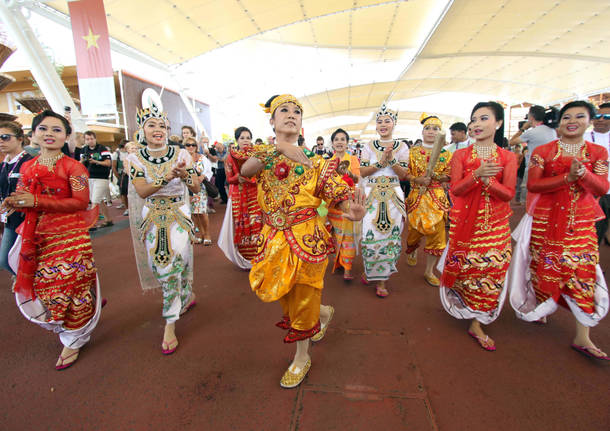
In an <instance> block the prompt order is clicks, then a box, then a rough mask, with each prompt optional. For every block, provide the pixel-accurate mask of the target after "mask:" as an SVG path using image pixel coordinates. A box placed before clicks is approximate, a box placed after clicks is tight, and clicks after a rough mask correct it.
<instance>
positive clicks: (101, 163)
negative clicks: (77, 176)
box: [80, 130, 114, 227]
mask: <svg viewBox="0 0 610 431" xmlns="http://www.w3.org/2000/svg"><path fill="white" fill-rule="evenodd" d="M111 159H112V155H111V154H110V150H108V148H107V147H104V146H103V145H100V144H98V143H97V137H96V135H95V132H92V131H91V130H87V131H86V132H85V146H84V147H83V149H82V151H81V155H80V161H81V162H82V163H83V165H85V167H86V168H87V170H88V171H89V200H90V201H91V203H92V204H93V205H98V206H99V208H100V212H101V213H102V215H103V216H104V223H102V224H101V225H99V226H98V227H108V226H112V225H113V224H114V223H113V222H112V218H110V211H109V210H108V206H107V205H106V202H110V180H109V179H108V177H109V176H110V169H111V165H112V161H111Z"/></svg>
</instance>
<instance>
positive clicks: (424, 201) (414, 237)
mask: <svg viewBox="0 0 610 431" xmlns="http://www.w3.org/2000/svg"><path fill="white" fill-rule="evenodd" d="M420 122H421V124H422V125H423V131H422V137H423V142H422V145H421V147H417V148H415V149H413V150H412V151H411V154H410V156H409V170H408V179H409V181H411V192H410V193H409V196H408V198H407V214H408V215H407V220H408V222H409V233H408V235H407V255H408V256H407V264H408V265H409V266H415V265H416V264H417V248H418V247H419V243H420V241H421V239H422V238H423V237H425V238H426V246H425V247H424V253H426V254H427V255H428V256H427V258H426V270H425V272H424V278H425V280H426V282H427V283H428V284H430V285H431V286H435V287H436V286H439V285H440V280H439V279H438V278H437V277H436V275H434V266H435V264H436V262H437V261H438V258H439V257H440V255H441V254H443V250H444V249H445V247H446V246H447V239H446V234H445V222H446V220H447V212H448V211H449V201H448V200H447V196H446V194H445V189H444V188H443V186H442V184H443V183H447V182H449V181H450V179H451V178H450V177H449V172H450V171H449V163H450V162H451V153H450V152H449V151H447V150H444V149H443V150H442V152H441V154H440V156H439V158H438V161H437V162H436V164H435V165H434V168H433V170H432V172H433V174H432V176H428V175H427V170H428V164H429V162H430V156H431V154H432V148H433V147H434V142H435V140H436V136H437V135H438V134H439V133H440V131H441V127H442V126H443V123H442V122H441V120H440V119H439V118H438V117H437V116H435V115H428V114H426V113H424V114H422V115H421V119H420Z"/></svg>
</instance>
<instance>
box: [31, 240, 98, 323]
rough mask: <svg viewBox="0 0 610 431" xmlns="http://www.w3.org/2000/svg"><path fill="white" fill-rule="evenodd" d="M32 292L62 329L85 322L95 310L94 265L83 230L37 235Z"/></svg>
mask: <svg viewBox="0 0 610 431" xmlns="http://www.w3.org/2000/svg"><path fill="white" fill-rule="evenodd" d="M35 242H36V245H37V247H36V248H37V256H36V260H37V263H38V264H37V267H36V273H35V275H34V292H35V294H36V297H38V298H39V299H40V300H41V301H42V302H43V303H44V305H45V306H46V307H47V309H48V310H49V312H50V313H51V319H52V320H54V321H60V320H63V321H64V324H63V327H64V328H66V329H77V328H80V327H82V326H83V325H85V324H86V323H87V322H88V321H89V320H90V319H91V318H92V317H93V315H94V313H95V298H94V297H93V295H92V292H91V289H94V288H95V283H96V268H95V264H94V261H93V250H92V248H91V237H90V236H89V232H88V231H87V230H86V229H74V230H70V231H68V232H65V233H58V234H37V235H36V237H35Z"/></svg>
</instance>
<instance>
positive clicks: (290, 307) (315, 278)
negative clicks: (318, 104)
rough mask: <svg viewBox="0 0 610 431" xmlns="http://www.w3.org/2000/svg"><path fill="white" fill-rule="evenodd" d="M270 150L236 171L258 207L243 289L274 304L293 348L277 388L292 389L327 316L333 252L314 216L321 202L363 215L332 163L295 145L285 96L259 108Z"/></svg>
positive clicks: (296, 123)
mask: <svg viewBox="0 0 610 431" xmlns="http://www.w3.org/2000/svg"><path fill="white" fill-rule="evenodd" d="M265 110H266V111H267V112H268V113H270V114H271V119H270V120H269V122H270V124H271V125H272V126H273V128H274V131H275V135H276V140H275V142H276V145H275V146H273V145H258V146H255V147H253V148H252V149H251V157H250V158H249V159H248V160H247V161H246V162H245V163H244V165H243V166H242V168H241V174H242V175H244V176H246V177H252V176H254V175H257V179H256V181H257V184H258V202H259V205H260V207H261V209H262V211H263V221H264V226H263V229H262V231H261V236H260V238H259V241H258V248H257V253H256V256H255V257H254V259H253V260H252V269H251V271H250V284H251V286H252V290H253V291H254V292H255V293H256V294H257V295H258V297H259V298H260V299H261V300H263V301H264V302H271V301H280V304H281V306H282V310H283V314H284V315H283V319H282V321H280V322H279V323H278V324H277V326H279V327H280V328H283V329H287V330H288V334H287V335H286V337H285V338H284V342H286V343H292V342H296V345H297V349H296V355H295V357H294V360H293V362H292V364H291V365H290V367H289V368H288V370H286V372H285V373H284V375H283V377H282V379H281V381H280V385H281V386H282V387H284V388H293V387H296V386H298V385H299V384H300V383H301V382H302V381H303V379H304V378H305V375H306V374H307V372H308V371H309V368H310V367H311V358H310V357H309V352H308V351H309V339H310V338H312V341H319V340H321V339H322V338H323V337H324V334H325V333H326V329H327V328H328V324H329V323H330V320H331V319H332V316H333V313H334V309H333V308H332V307H331V306H327V305H321V299H322V288H323V286H324V273H325V270H326V265H327V264H328V259H327V256H328V254H329V253H332V251H333V245H332V241H331V237H330V234H329V233H328V231H327V230H326V229H325V226H324V221H323V219H322V218H321V217H320V216H319V215H318V212H317V211H316V209H317V208H318V207H319V206H320V203H321V202H322V201H323V200H324V201H325V202H326V203H327V205H328V206H329V207H330V208H332V207H333V206H336V207H337V208H339V209H340V210H341V211H343V212H344V213H345V216H346V217H347V218H349V219H350V220H361V219H362V217H363V216H364V211H365V210H364V196H363V195H362V193H360V192H359V191H355V190H353V189H352V188H351V187H350V186H349V185H348V184H347V183H346V182H345V181H344V180H343V179H342V177H341V175H339V174H338V173H337V172H336V168H337V166H338V164H339V161H338V160H336V159H335V160H324V159H322V158H321V157H319V156H315V155H314V154H313V152H311V151H309V150H303V149H302V148H300V147H298V146H297V145H296V143H297V139H298V137H299V131H300V130H301V122H302V112H303V107H302V105H301V103H300V102H299V101H298V100H297V99H296V98H295V97H294V96H291V95H288V94H284V95H281V96H274V97H272V98H271V99H269V101H267V103H266V104H265Z"/></svg>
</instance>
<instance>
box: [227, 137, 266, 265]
mask: <svg viewBox="0 0 610 431" xmlns="http://www.w3.org/2000/svg"><path fill="white" fill-rule="evenodd" d="M235 144H236V145H235V147H234V148H232V149H231V150H230V151H229V156H228V157H227V160H226V162H225V169H226V173H227V182H228V183H229V198H230V202H229V203H230V204H228V205H227V212H226V214H225V219H224V222H223V225H222V229H221V233H220V239H219V245H220V248H221V249H222V250H223V251H224V253H225V255H226V256H227V258H229V260H231V261H232V262H233V263H235V264H236V265H237V266H239V267H240V268H242V269H249V268H251V267H252V265H251V264H250V260H251V259H252V258H253V257H254V255H255V254H256V242H257V239H258V237H259V234H260V232H261V229H262V227H263V216H262V212H261V209H260V207H259V205H258V200H257V185H256V178H246V177H244V176H242V175H241V174H240V173H239V171H240V169H241V166H242V165H243V164H244V162H245V161H246V160H248V156H247V155H246V153H247V150H249V149H251V148H252V132H250V129H248V128H247V127H243V126H242V127H238V128H237V129H236V130H235Z"/></svg>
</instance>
